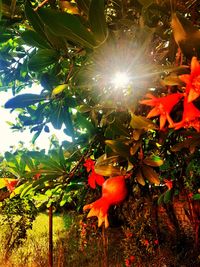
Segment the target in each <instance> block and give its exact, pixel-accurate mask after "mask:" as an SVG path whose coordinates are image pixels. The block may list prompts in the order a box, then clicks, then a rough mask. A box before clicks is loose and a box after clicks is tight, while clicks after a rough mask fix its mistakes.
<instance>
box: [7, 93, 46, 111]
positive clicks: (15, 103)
mask: <svg viewBox="0 0 200 267" xmlns="http://www.w3.org/2000/svg"><path fill="white" fill-rule="evenodd" d="M42 100H45V97H44V96H41V95H36V94H23V95H17V96H15V97H13V98H11V99H9V100H8V101H7V102H6V103H5V108H24V107H27V106H30V105H33V104H35V103H38V102H40V101H42Z"/></svg>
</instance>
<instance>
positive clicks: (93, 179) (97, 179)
mask: <svg viewBox="0 0 200 267" xmlns="http://www.w3.org/2000/svg"><path fill="white" fill-rule="evenodd" d="M104 182H105V179H104V177H103V176H102V175H99V174H97V173H96V172H95V171H94V170H92V172H91V174H90V175H89V176H88V184H89V185H90V187H91V188H93V189H95V188H96V184H98V185H100V186H102V184H103V183H104Z"/></svg>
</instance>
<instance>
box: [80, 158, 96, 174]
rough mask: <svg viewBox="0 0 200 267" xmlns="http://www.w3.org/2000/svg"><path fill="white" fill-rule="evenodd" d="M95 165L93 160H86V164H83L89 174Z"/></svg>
mask: <svg viewBox="0 0 200 267" xmlns="http://www.w3.org/2000/svg"><path fill="white" fill-rule="evenodd" d="M94 165H95V162H94V161H93V160H92V159H91V158H89V159H86V161H85V163H84V164H83V166H85V167H86V169H87V172H90V171H91V170H93V169H94Z"/></svg>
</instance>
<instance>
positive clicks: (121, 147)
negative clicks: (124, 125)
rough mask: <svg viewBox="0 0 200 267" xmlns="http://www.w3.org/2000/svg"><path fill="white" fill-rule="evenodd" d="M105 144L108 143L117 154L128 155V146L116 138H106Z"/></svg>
mask: <svg viewBox="0 0 200 267" xmlns="http://www.w3.org/2000/svg"><path fill="white" fill-rule="evenodd" d="M105 143H106V145H108V146H109V147H110V148H111V149H112V150H113V152H115V153H117V154H119V155H120V156H123V157H128V156H129V155H130V146H129V145H126V144H125V143H123V142H121V141H117V140H106V141H105Z"/></svg>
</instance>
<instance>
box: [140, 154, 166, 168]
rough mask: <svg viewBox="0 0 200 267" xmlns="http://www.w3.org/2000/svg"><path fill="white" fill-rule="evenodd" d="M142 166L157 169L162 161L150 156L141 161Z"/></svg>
mask: <svg viewBox="0 0 200 267" xmlns="http://www.w3.org/2000/svg"><path fill="white" fill-rule="evenodd" d="M143 162H144V164H146V165H149V166H152V167H159V166H161V165H162V164H163V160H162V159H161V158H160V157H159V156H155V155H153V156H151V157H146V158H145V159H144V160H143Z"/></svg>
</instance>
